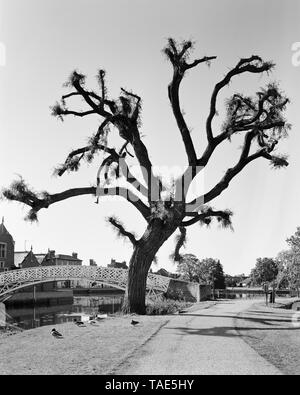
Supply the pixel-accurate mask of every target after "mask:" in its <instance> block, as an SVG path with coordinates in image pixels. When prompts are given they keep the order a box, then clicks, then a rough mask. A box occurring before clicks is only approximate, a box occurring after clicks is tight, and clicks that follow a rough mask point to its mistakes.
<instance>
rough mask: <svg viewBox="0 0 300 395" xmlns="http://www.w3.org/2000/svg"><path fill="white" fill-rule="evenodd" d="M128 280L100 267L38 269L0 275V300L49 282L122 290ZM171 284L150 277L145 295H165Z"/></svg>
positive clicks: (124, 272) (125, 274) (117, 271)
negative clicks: (81, 282) (95, 284)
mask: <svg viewBox="0 0 300 395" xmlns="http://www.w3.org/2000/svg"><path fill="white" fill-rule="evenodd" d="M127 278H128V270H127V269H115V268H108V267H101V266H100V267H99V266H97V267H94V266H71V265H70V266H41V267H31V268H27V269H16V270H10V271H7V272H2V273H0V300H3V299H6V297H7V296H8V295H9V294H12V293H13V292H15V291H17V290H19V289H21V288H25V287H29V286H32V285H37V284H41V283H46V282H52V281H65V280H90V281H93V282H100V283H102V284H106V285H111V286H113V287H115V288H119V289H122V290H125V289H126V285H127ZM170 280H171V278H169V277H164V276H159V275H157V274H152V273H149V274H148V278H147V291H148V292H150V293H162V292H166V291H167V290H168V287H169V283H170Z"/></svg>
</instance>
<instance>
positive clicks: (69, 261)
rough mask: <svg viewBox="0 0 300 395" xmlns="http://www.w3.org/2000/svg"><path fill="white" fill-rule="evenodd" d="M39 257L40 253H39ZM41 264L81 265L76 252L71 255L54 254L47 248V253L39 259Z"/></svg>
mask: <svg viewBox="0 0 300 395" xmlns="http://www.w3.org/2000/svg"><path fill="white" fill-rule="evenodd" d="M39 255H40V256H39V258H40V259H41V255H42V254H39ZM41 265H42V266H62V265H82V260H81V259H79V258H78V254H77V253H76V252H73V253H72V255H63V254H55V251H54V250H48V252H47V254H45V255H44V258H43V259H42V260H41Z"/></svg>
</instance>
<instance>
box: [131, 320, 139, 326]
mask: <svg viewBox="0 0 300 395" xmlns="http://www.w3.org/2000/svg"><path fill="white" fill-rule="evenodd" d="M137 324H139V321H134V320H132V321H131V325H133V326H136V325H137Z"/></svg>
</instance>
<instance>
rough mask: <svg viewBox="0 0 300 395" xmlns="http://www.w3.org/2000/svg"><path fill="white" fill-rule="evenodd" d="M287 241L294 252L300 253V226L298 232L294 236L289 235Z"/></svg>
mask: <svg viewBox="0 0 300 395" xmlns="http://www.w3.org/2000/svg"><path fill="white" fill-rule="evenodd" d="M286 242H287V243H288V245H289V247H290V248H291V250H292V251H293V252H299V253H300V227H299V226H298V227H297V230H296V232H295V233H294V234H293V236H291V237H289V238H288V239H287V240H286Z"/></svg>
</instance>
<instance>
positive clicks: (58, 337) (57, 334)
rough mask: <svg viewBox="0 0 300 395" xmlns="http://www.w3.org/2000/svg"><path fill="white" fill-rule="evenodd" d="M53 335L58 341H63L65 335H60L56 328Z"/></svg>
mask: <svg viewBox="0 0 300 395" xmlns="http://www.w3.org/2000/svg"><path fill="white" fill-rule="evenodd" d="M51 335H52V336H54V337H55V338H56V339H62V338H63V335H62V334H61V333H59V332H58V331H57V330H56V329H55V328H53V329H52V331H51Z"/></svg>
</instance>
